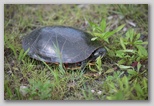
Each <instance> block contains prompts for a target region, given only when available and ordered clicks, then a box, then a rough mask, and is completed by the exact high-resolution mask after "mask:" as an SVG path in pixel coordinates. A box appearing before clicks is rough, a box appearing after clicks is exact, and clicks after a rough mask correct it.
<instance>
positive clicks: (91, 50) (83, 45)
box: [22, 26, 106, 67]
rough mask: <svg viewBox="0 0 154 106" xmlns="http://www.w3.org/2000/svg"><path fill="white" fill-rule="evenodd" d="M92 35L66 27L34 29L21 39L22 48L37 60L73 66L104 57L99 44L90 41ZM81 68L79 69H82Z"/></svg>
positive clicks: (104, 51) (103, 50)
mask: <svg viewBox="0 0 154 106" xmlns="http://www.w3.org/2000/svg"><path fill="white" fill-rule="evenodd" d="M91 38H92V35H90V34H89V33H87V32H84V31H82V30H79V29H75V28H72V27H66V26H48V27H42V28H39V29H35V30H34V31H32V32H31V33H30V34H29V35H27V36H25V37H23V39H22V47H23V49H24V50H25V51H27V50H28V49H29V51H28V55H29V56H30V57H32V58H35V59H37V60H41V61H45V62H51V63H60V62H62V63H64V64H75V63H82V66H85V63H86V62H87V61H89V60H95V59H96V58H97V57H98V56H104V55H105V53H106V50H105V49H104V48H103V47H102V44H101V42H99V41H91ZM82 66H81V67H82Z"/></svg>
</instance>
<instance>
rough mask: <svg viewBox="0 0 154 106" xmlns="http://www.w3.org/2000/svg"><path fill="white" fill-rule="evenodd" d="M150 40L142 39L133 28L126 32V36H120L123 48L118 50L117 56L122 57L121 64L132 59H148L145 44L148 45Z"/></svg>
mask: <svg viewBox="0 0 154 106" xmlns="http://www.w3.org/2000/svg"><path fill="white" fill-rule="evenodd" d="M147 44H148V42H143V41H142V40H140V34H136V33H135V31H134V30H133V29H130V30H128V31H127V32H126V36H125V37H120V45H121V47H122V49H120V50H117V51H116V57H119V58H121V60H120V61H119V64H124V63H126V62H127V63H128V64H130V63H131V62H132V61H140V60H142V59H147V57H148V53H147V50H146V48H145V47H143V45H147Z"/></svg>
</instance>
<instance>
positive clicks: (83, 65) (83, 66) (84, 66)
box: [81, 59, 89, 70]
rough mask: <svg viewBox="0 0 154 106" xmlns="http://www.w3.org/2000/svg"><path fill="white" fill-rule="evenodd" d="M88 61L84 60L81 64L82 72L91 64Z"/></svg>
mask: <svg viewBox="0 0 154 106" xmlns="http://www.w3.org/2000/svg"><path fill="white" fill-rule="evenodd" d="M88 60H89V59H86V60H84V61H82V62H81V70H84V69H85V68H86V66H87V63H88V62H89V61H88Z"/></svg>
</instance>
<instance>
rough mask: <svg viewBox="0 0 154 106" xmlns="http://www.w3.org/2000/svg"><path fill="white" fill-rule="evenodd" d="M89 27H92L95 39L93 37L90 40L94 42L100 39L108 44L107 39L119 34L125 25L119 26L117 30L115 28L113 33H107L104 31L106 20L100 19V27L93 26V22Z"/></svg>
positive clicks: (107, 31)
mask: <svg viewBox="0 0 154 106" xmlns="http://www.w3.org/2000/svg"><path fill="white" fill-rule="evenodd" d="M89 24H90V26H91V27H92V30H93V35H94V36H95V37H93V38H92V39H91V40H92V41H94V40H96V39H101V40H103V41H106V42H107V43H109V40H108V39H109V38H110V37H111V36H112V35H114V34H115V33H117V32H119V31H120V30H121V29H122V28H123V27H124V26H125V24H123V25H121V26H119V27H118V28H116V29H115V30H113V31H109V30H106V27H107V25H106V20H105V19H102V21H101V22H100V25H98V24H95V23H93V22H89Z"/></svg>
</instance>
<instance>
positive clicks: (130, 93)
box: [4, 4, 148, 100]
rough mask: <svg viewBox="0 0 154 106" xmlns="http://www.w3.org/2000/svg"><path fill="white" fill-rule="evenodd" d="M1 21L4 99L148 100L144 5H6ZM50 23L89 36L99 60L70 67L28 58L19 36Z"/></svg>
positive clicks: (145, 12) (146, 26) (145, 7)
mask: <svg viewBox="0 0 154 106" xmlns="http://www.w3.org/2000/svg"><path fill="white" fill-rule="evenodd" d="M141 10H142V11H141ZM4 19H5V21H4V99H5V100H148V5H144V4H143V5H136V4H134V5H124V4H122V5H116V4H114V5H104V4H101V5H81V4H80V5H60V4H59V5H28V4H27V5H21V4H18V5H16V4H12V5H8V4H6V5H4ZM52 25H65V26H73V27H75V28H78V29H81V30H84V31H86V32H89V33H91V34H92V35H94V37H93V38H92V39H91V40H92V41H95V40H96V39H98V40H100V41H101V42H102V45H103V46H104V47H105V48H106V49H107V54H106V56H105V57H103V59H102V60H103V61H101V58H97V60H96V62H95V63H94V65H93V66H91V65H87V67H86V68H85V70H80V69H76V70H71V69H64V68H63V67H62V64H59V65H55V64H47V63H45V62H41V61H37V60H35V59H32V58H30V57H29V56H27V55H26V54H27V52H28V51H26V52H24V51H23V49H22V44H21V40H22V37H23V36H24V35H26V34H28V33H29V32H31V31H32V30H33V29H35V28H39V27H41V26H52Z"/></svg>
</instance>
